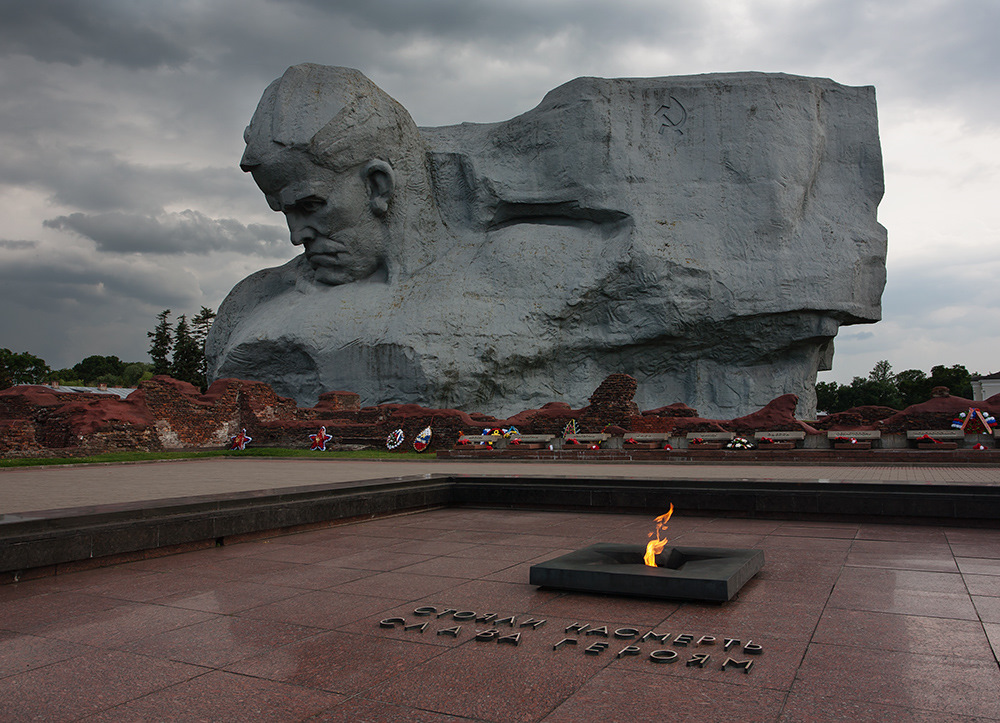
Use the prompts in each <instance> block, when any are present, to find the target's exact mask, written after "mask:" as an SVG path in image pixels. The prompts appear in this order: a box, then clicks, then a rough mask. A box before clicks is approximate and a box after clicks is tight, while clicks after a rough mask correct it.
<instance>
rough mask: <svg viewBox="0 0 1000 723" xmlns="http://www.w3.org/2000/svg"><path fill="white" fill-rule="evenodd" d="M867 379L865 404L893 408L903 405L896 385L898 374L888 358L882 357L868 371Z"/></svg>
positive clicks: (864, 395)
mask: <svg viewBox="0 0 1000 723" xmlns="http://www.w3.org/2000/svg"><path fill="white" fill-rule="evenodd" d="M867 381H868V383H867V384H866V385H864V394H863V398H864V400H865V401H864V402H863V403H864V404H869V405H878V406H881V407H892V408H893V409H899V408H900V407H902V405H903V400H902V398H901V397H900V394H899V389H898V388H897V386H896V375H895V374H893V373H892V364H890V363H889V362H888V360H886V359H882V360H881V361H879V362H877V363H876V364H875V367H874V368H873V369H872V370H871V372H869V373H868V380H867ZM855 406H860V405H855Z"/></svg>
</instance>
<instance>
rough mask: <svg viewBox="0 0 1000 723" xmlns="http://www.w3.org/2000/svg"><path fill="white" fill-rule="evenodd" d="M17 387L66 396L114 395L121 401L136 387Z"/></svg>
mask: <svg viewBox="0 0 1000 723" xmlns="http://www.w3.org/2000/svg"><path fill="white" fill-rule="evenodd" d="M17 386H46V387H49V388H50V389H51V390H52V391H54V392H63V393H66V394H114V395H115V396H116V397H119V398H120V399H124V398H125V397H127V396H128V395H129V394H131V393H132V392H134V391H135V387H109V386H108V385H107V384H101V385H99V386H96V387H78V386H75V385H73V384H60V383H59V382H52V383H51V384H43V385H37V384H36V385H24V384H19V385H17Z"/></svg>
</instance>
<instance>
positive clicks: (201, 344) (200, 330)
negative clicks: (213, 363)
mask: <svg viewBox="0 0 1000 723" xmlns="http://www.w3.org/2000/svg"><path fill="white" fill-rule="evenodd" d="M214 319H215V312H214V311H212V310H211V309H209V308H208V307H207V306H203V307H201V311H199V312H198V314H197V315H196V316H195V317H194V318H193V319H192V320H191V336H192V337H193V338H194V340H195V343H196V344H197V345H198V353H199V355H200V356H199V359H198V375H199V377H200V381H199V382H198V386H200V387H202V389H204V388H205V387H206V386H208V359H207V358H205V339H206V338H207V337H208V331H209V329H211V328H212V321H214Z"/></svg>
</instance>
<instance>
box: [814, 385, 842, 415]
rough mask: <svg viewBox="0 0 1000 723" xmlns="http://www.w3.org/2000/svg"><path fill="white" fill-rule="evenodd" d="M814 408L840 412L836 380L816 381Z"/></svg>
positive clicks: (822, 410) (838, 390) (838, 388)
mask: <svg viewBox="0 0 1000 723" xmlns="http://www.w3.org/2000/svg"><path fill="white" fill-rule="evenodd" d="M816 409H818V410H819V411H821V412H830V413H833V412H842V411H844V410H843V409H842V408H841V406H840V385H839V384H837V382H817V383H816Z"/></svg>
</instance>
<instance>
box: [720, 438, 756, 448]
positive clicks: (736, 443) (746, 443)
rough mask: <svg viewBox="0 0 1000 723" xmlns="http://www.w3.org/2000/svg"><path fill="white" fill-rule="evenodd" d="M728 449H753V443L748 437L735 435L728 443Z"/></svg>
mask: <svg viewBox="0 0 1000 723" xmlns="http://www.w3.org/2000/svg"><path fill="white" fill-rule="evenodd" d="M726 449H753V444H752V443H751V442H750V440H749V439H747V438H746V437H733V438H732V439H731V440H729V443H728V444H727V445H726Z"/></svg>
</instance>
